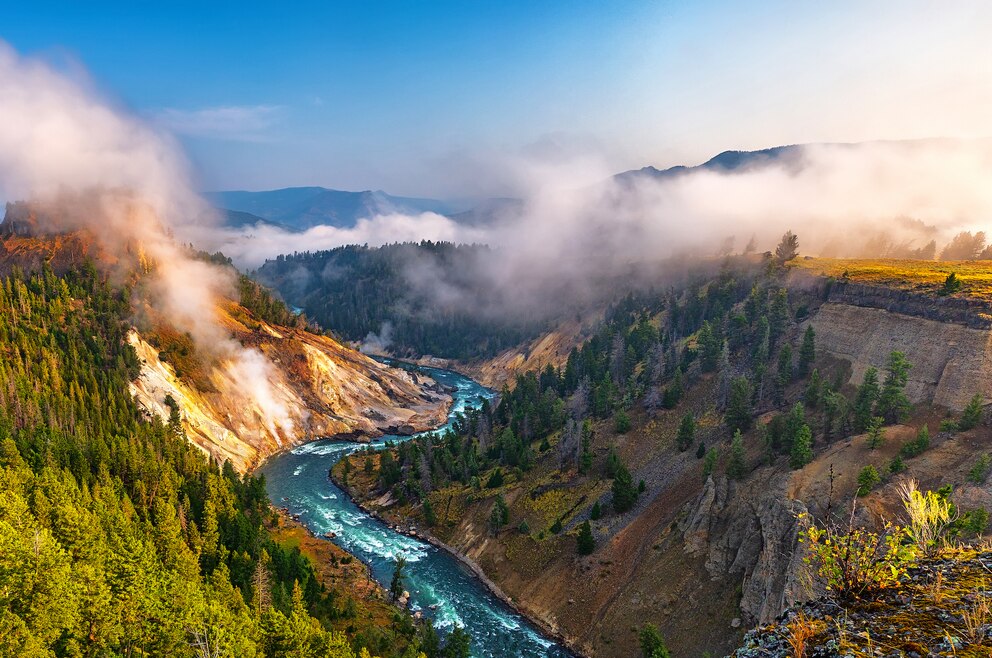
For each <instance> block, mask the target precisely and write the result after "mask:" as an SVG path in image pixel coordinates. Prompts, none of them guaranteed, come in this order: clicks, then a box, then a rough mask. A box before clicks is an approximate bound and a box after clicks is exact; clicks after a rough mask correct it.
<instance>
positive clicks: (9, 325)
mask: <svg viewBox="0 0 992 658" xmlns="http://www.w3.org/2000/svg"><path fill="white" fill-rule="evenodd" d="M245 285H246V284H245V283H244V282H243V286H242V287H245ZM248 287H249V288H250V291H255V294H254V297H253V298H252V299H254V302H253V301H252V299H249V300H248V301H249V303H250V304H253V306H258V307H259V308H260V310H262V311H266V309H267V310H268V311H269V312H268V313H264V314H266V315H269V316H270V317H272V319H275V320H278V319H281V317H282V311H281V310H280V309H279V308H277V306H276V305H275V304H274V303H273V302H271V301H266V300H267V299H268V298H267V297H266V296H265V295H264V294H263V293H262V292H259V291H258V290H256V289H255V288H254V287H252V286H251V285H249V286H248ZM263 307H264V308H263ZM130 314H131V290H130V289H129V288H127V287H113V286H111V285H109V284H108V283H107V282H106V281H105V280H104V279H103V277H102V275H101V274H100V273H98V271H97V269H96V268H95V267H93V266H92V265H87V266H86V267H84V268H82V269H81V270H79V271H72V272H69V273H67V274H66V275H65V276H61V277H60V276H56V275H55V274H54V273H53V272H52V271H51V270H50V269H48V268H47V267H46V268H45V269H44V270H43V271H42V272H40V273H37V274H33V275H28V274H25V273H23V272H20V271H18V270H14V271H13V272H12V273H11V274H10V275H8V276H6V277H5V278H3V279H2V280H0V638H2V641H0V655H4V656H98V655H100V656H103V655H113V656H152V655H155V656H166V655H168V656H221V655H225V656H332V657H342V658H344V657H351V656H354V655H357V654H358V653H359V652H361V655H362V656H366V655H368V654H367V652H366V649H365V647H368V648H370V649H371V650H372V651H373V652H374V653H378V654H380V655H384V656H386V655H400V654H401V653H402V655H403V656H416V655H417V654H418V650H419V649H418V647H419V646H420V644H421V639H420V637H418V633H419V634H420V635H421V636H423V637H425V638H426V640H425V641H426V644H425V646H426V647H428V649H429V653H430V654H431V655H441V654H440V651H441V650H440V649H438V648H437V641H436V639H434V640H431V637H433V629H431V628H430V627H429V625H428V626H426V627H424V628H422V629H419V630H418V629H417V627H416V626H415V625H414V624H413V623H412V621H411V620H410V619H409V617H408V616H406V615H400V614H398V613H397V615H396V618H395V623H394V624H393V625H392V627H386V628H370V627H367V622H364V621H363V620H362V619H360V618H357V617H356V602H355V601H354V600H352V599H351V597H350V596H349V595H348V593H347V592H343V591H340V590H339V589H336V588H327V587H325V586H323V585H321V584H320V583H319V582H318V580H317V578H316V577H315V572H314V568H313V565H312V564H311V563H310V562H309V560H308V559H307V558H306V557H304V556H303V555H301V554H300V552H299V549H297V548H293V549H289V548H287V547H285V546H282V545H280V544H278V543H276V542H274V541H273V540H272V539H271V538H270V536H269V533H268V532H267V531H266V529H265V528H266V524H267V523H271V521H272V518H271V517H272V514H273V512H272V510H271V508H270V506H269V502H268V499H267V497H266V493H265V482H264V480H263V479H261V478H255V477H252V476H250V475H245V476H241V475H239V474H237V473H236V472H235V471H234V470H233V469H232V468H231V467H230V465H227V464H225V465H223V466H219V465H217V464H214V463H209V462H208V461H207V460H206V459H205V458H204V456H203V455H202V454H201V453H200V452H199V451H198V450H197V449H196V448H195V447H193V446H192V445H191V444H190V443H188V442H187V440H186V438H185V436H184V433H183V430H182V427H181V425H180V422H179V416H178V411H177V409H176V407H173V409H174V412H173V415H172V418H171V419H170V420H169V422H161V421H159V420H158V419H149V418H147V417H145V415H144V414H143V413H142V412H141V411H140V410H139V409H138V408H137V406H136V404H135V402H134V401H133V399H132V397H131V394H130V392H129V390H128V383H129V382H130V381H131V380H132V379H133V378H134V377H135V376H136V375H137V373H138V370H139V363H138V361H137V357H136V355H135V353H134V351H133V349H132V348H131V347H130V345H129V344H128V343H127V342H126V339H125V338H126V333H127V331H128V330H129V328H130V326H131V322H130ZM342 619H351V622H350V623H349V630H350V632H349V633H347V634H345V633H342V632H334V631H330V630H328V629H329V628H331V627H332V625H333V623H334V622H336V621H339V620H342Z"/></svg>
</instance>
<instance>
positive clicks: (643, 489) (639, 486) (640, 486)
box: [637, 480, 648, 494]
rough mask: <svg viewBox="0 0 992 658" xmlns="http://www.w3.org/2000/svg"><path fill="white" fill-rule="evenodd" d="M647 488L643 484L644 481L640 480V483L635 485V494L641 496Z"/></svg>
mask: <svg viewBox="0 0 992 658" xmlns="http://www.w3.org/2000/svg"><path fill="white" fill-rule="evenodd" d="M647 488H648V485H647V484H646V483H645V482H644V480H641V481H640V482H638V483H637V493H639V494H642V493H644V492H645V491H647Z"/></svg>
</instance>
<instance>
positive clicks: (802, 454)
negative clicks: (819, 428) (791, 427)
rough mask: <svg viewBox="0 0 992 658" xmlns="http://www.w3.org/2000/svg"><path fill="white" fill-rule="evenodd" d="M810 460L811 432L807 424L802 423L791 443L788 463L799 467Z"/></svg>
mask: <svg viewBox="0 0 992 658" xmlns="http://www.w3.org/2000/svg"><path fill="white" fill-rule="evenodd" d="M811 461H813V433H812V432H811V431H810V429H809V425H806V424H804V425H803V426H802V427H800V428H799V432H798V434H797V435H796V440H795V441H794V442H793V444H792V452H791V456H790V459H789V464H790V465H791V466H792V468H795V469H799V468H802V467H803V466H805V465H806V464H808V463H810V462H811Z"/></svg>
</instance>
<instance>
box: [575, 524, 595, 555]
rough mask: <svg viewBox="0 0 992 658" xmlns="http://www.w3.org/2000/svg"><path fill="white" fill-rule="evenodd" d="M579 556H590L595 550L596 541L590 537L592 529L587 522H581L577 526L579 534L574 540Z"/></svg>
mask: <svg viewBox="0 0 992 658" xmlns="http://www.w3.org/2000/svg"><path fill="white" fill-rule="evenodd" d="M576 543H577V548H578V551H579V555H592V552H593V551H594V550H596V539H595V538H594V537H593V536H592V527H591V526H590V525H589V522H588V521H583V522H582V525H580V526H579V534H578V537H577V538H576Z"/></svg>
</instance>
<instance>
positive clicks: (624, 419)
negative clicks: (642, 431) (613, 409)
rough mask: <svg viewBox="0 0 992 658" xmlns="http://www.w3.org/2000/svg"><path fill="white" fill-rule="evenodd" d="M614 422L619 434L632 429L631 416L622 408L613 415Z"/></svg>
mask: <svg viewBox="0 0 992 658" xmlns="http://www.w3.org/2000/svg"><path fill="white" fill-rule="evenodd" d="M613 424H614V429H615V430H616V431H617V434H626V433H627V432H629V431H630V416H629V415H627V412H626V411H624V410H623V409H621V410H619V411H618V412H617V413H616V415H615V416H614V417H613Z"/></svg>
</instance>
